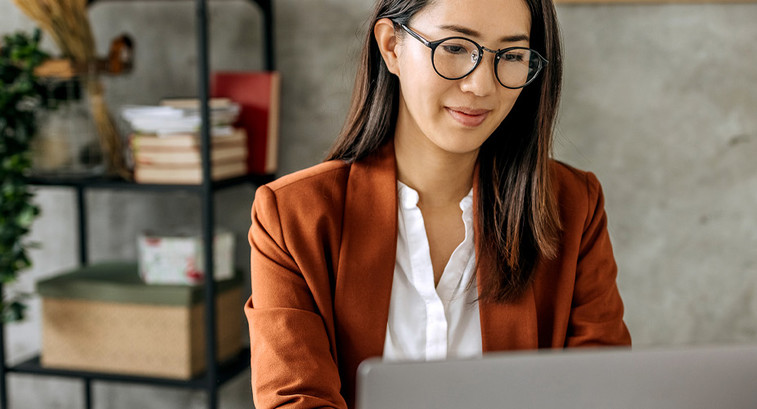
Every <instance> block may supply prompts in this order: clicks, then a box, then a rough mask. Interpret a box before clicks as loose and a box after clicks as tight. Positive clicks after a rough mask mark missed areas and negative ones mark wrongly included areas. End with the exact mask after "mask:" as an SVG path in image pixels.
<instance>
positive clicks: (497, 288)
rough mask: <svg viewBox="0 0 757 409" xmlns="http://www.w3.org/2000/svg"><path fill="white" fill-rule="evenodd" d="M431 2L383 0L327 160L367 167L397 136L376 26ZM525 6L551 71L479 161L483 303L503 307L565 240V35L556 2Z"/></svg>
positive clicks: (394, 101)
mask: <svg viewBox="0 0 757 409" xmlns="http://www.w3.org/2000/svg"><path fill="white" fill-rule="evenodd" d="M432 1H433V0H378V1H377V4H376V8H375V10H374V12H373V15H372V16H371V19H370V20H369V22H370V24H369V26H368V32H367V34H366V36H365V42H364V44H363V53H362V55H361V58H360V65H359V67H358V72H357V78H356V80H355V89H354V92H353V94H352V102H351V107H350V110H349V113H348V115H347V120H346V121H345V125H344V128H343V129H342V132H341V134H340V136H339V138H338V139H337V140H336V142H335V143H334V145H333V146H332V147H331V150H330V152H329V154H328V156H327V158H326V160H332V159H341V160H345V161H348V162H352V161H356V160H360V159H361V158H363V157H365V156H367V155H369V154H371V153H372V152H374V151H376V150H377V149H378V148H379V147H380V146H382V145H383V144H385V143H386V142H387V141H389V140H390V139H391V138H392V137H393V136H394V127H395V124H396V122H397V110H398V105H399V80H398V78H397V77H396V76H394V75H393V74H392V73H390V72H389V70H388V69H387V67H386V64H385V63H384V60H383V58H382V57H381V53H380V52H379V48H378V44H377V43H376V39H375V37H374V35H373V26H374V25H375V24H376V22H377V21H378V20H379V19H382V18H389V19H391V20H392V21H394V22H396V23H403V24H408V23H409V21H410V19H411V18H412V17H413V16H414V15H415V13H417V12H418V11H420V10H421V9H423V8H424V7H425V6H426V5H428V4H429V3H431V2H432ZM524 1H525V2H526V4H527V6H528V8H529V10H530V12H531V34H530V37H531V48H533V49H535V50H536V51H538V52H539V53H540V54H542V55H543V56H545V57H546V58H547V59H548V60H549V64H548V65H547V67H546V68H545V70H544V71H543V72H542V73H541V74H540V75H539V77H538V78H537V79H536V80H535V81H534V82H533V83H531V84H530V85H528V86H527V87H525V88H524V89H523V91H522V92H521V94H520V96H519V97H518V100H517V101H516V103H515V105H514V106H513V108H512V110H511V111H510V113H509V114H508V115H507V117H506V118H505V119H504V120H503V121H502V123H501V124H500V126H499V127H498V128H497V129H496V130H495V131H494V132H493V133H492V135H491V136H490V137H489V138H488V139H487V140H486V142H484V144H483V146H482V147H481V149H480V151H479V156H478V163H479V173H478V178H479V179H478V186H479V188H478V191H477V192H476V194H477V195H478V196H477V198H478V200H477V203H478V207H477V209H476V210H477V212H478V214H479V217H478V218H477V220H476V223H477V227H478V231H479V232H480V237H479V239H478V249H477V254H479V255H480V254H486V255H489V256H490V257H491V260H493V261H494V263H493V264H492V265H490V266H487V267H488V268H491V269H493V270H494V271H493V273H494V274H490V275H488V277H490V279H489V280H488V282H486V283H483V284H484V285H483V291H482V294H481V298H482V299H483V300H488V301H496V302H509V301H514V300H516V299H518V298H519V297H520V295H521V294H522V293H523V292H524V290H525V289H526V287H527V286H528V285H529V284H530V282H531V280H532V278H533V272H534V268H535V266H536V262H537V260H538V259H539V257H544V258H552V257H554V256H555V255H556V253H557V246H558V243H557V242H558V240H559V235H560V220H559V216H558V209H557V203H556V199H555V197H554V195H553V192H552V184H551V179H550V170H549V158H550V155H551V151H552V134H553V129H554V123H555V118H556V115H557V107H558V103H559V99H560V86H561V80H562V55H561V46H560V38H559V29H558V26H557V17H556V13H555V8H554V5H553V3H552V0H524ZM399 32H401V30H399ZM479 259H480V258H479Z"/></svg>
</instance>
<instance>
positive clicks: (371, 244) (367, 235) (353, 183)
mask: <svg viewBox="0 0 757 409" xmlns="http://www.w3.org/2000/svg"><path fill="white" fill-rule="evenodd" d="M396 252H397V165H396V159H395V156H394V143H393V142H392V141H390V142H388V143H386V144H385V145H384V146H383V147H381V148H380V149H379V151H378V152H376V153H375V154H372V155H370V156H368V157H367V158H364V159H362V160H359V161H356V162H355V163H353V164H352V165H351V168H350V175H349V178H348V181H347V189H346V197H345V204H344V219H343V227H342V239H341V246H340V252H339V264H338V266H339V267H338V270H337V271H338V274H337V277H336V283H335V284H336V285H335V289H334V309H335V311H336V313H337V314H338V315H339V316H338V317H337V321H338V324H337V327H338V332H339V336H340V340H339V341H340V348H344V347H346V348H347V351H344V352H346V353H348V354H349V355H353V354H355V356H354V358H357V359H359V360H362V359H365V358H367V357H371V356H381V355H382V354H383V350H384V337H385V336H386V323H387V320H388V317H389V299H390V297H391V293H392V278H393V276H394V259H395V254H396Z"/></svg>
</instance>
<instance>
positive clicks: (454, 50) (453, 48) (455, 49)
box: [441, 43, 468, 54]
mask: <svg viewBox="0 0 757 409" xmlns="http://www.w3.org/2000/svg"><path fill="white" fill-rule="evenodd" d="M441 48H442V50H444V52H446V53H449V54H468V49H467V48H466V47H465V46H463V45H461V44H447V43H444V44H442V47H441Z"/></svg>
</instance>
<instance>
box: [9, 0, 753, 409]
mask: <svg viewBox="0 0 757 409" xmlns="http://www.w3.org/2000/svg"><path fill="white" fill-rule="evenodd" d="M371 3H372V0H352V1H349V2H345V1H342V0H340V1H337V0H312V1H308V2H303V1H296V0H277V1H276V2H275V6H276V10H275V16H276V24H277V26H276V39H275V40H276V54H277V58H278V68H279V70H280V71H281V72H282V75H283V84H282V86H283V95H282V104H283V105H282V111H281V143H282V145H281V146H282V148H281V153H280V160H281V170H282V173H286V172H290V171H294V170H296V169H300V168H303V167H305V166H308V165H311V164H315V163H317V162H319V161H320V159H321V158H322V156H323V154H324V152H325V150H326V149H327V148H328V146H329V144H330V142H331V140H332V139H333V137H334V136H335V134H336V133H337V131H338V130H339V128H340V127H341V124H342V121H343V117H344V114H345V112H346V109H347V104H348V99H349V95H350V88H351V85H352V81H353V77H354V72H355V67H354V65H355V61H356V57H357V53H358V51H359V46H360V39H361V38H362V35H361V33H362V32H363V31H362V30H363V28H362V25H363V23H364V20H365V18H366V17H367V15H368V12H369V10H370V8H371ZM558 12H559V16H560V19H561V24H562V28H563V36H564V44H565V50H566V53H565V55H566V57H565V63H566V65H565V92H564V98H563V101H562V112H561V116H560V122H559V128H558V138H557V142H556V155H557V157H558V158H561V159H563V160H565V161H567V162H569V163H571V164H573V165H575V166H577V167H580V168H584V169H588V170H592V171H594V172H595V173H596V174H597V175H598V177H599V178H600V180H601V181H602V183H603V186H604V192H605V195H606V198H607V212H608V214H609V218H610V219H609V220H610V221H609V223H610V232H611V235H612V238H613V241H614V246H615V252H616V258H617V261H618V264H619V267H620V277H619V283H620V288H621V292H622V294H623V297H624V300H625V303H626V307H627V312H626V320H627V322H628V325H629V327H630V329H631V332H632V334H633V336H634V341H635V343H636V346H637V347H648V346H661V345H681V344H703V343H733V342H755V341H757V251H755V249H757V212H755V211H754V204H755V203H757V161H755V160H754V158H755V156H756V154H757V115H755V112H756V111H757V85H755V84H757V70H755V68H754V67H755V66H757V54H755V52H754V40H755V39H757V25H755V24H754V21H757V4H742V5H734V4H722V5H625V6H623V5H619V6H605V5H597V6H561V7H559V10H558ZM91 18H92V21H93V24H94V30H95V34H96V36H97V38H98V41H99V45H98V48H99V50H100V53H101V54H102V53H104V52H105V50H106V48H107V42H108V41H109V40H110V39H111V38H112V37H114V36H116V35H118V34H120V33H121V32H124V31H125V32H128V33H130V34H131V35H132V36H133V37H134V38H135V40H136V43H137V67H136V69H135V70H134V72H133V73H132V74H130V75H128V76H124V77H120V78H113V79H109V80H108V81H107V84H106V86H107V92H108V95H107V98H108V100H109V101H110V103H111V104H112V105H113V106H114V107H117V106H119V105H121V104H124V103H152V102H155V101H156V100H157V99H159V98H161V97H165V96H188V95H193V94H194V89H195V82H196V76H195V69H194V63H195V61H196V54H195V52H194V50H195V48H194V47H195V46H194V38H195V37H194V31H193V30H194V29H193V25H194V24H193V6H192V3H191V2H134V3H126V2H124V3H119V2H114V3H106V2H103V3H99V4H96V5H95V6H93V7H92V9H91ZM211 19H212V28H211V31H212V33H211V42H212V47H213V48H212V68H213V69H218V70H220V69H258V68H260V67H261V63H260V61H261V59H260V56H259V55H260V50H261V43H260V40H261V34H260V32H259V23H260V16H259V14H258V12H257V10H256V9H255V8H254V7H252V6H251V5H249V4H248V3H246V2H243V1H241V0H236V1H223V2H221V1H218V2H213V3H212V6H211ZM31 27H32V24H31V23H30V22H29V21H28V20H27V19H26V18H25V17H24V16H23V15H21V13H20V12H18V11H17V10H16V8H15V7H14V6H13V4H12V3H11V2H10V1H9V0H0V32H2V33H7V32H11V31H14V30H17V29H27V30H28V29H30V28H31ZM46 44H47V47H48V48H51V49H52V45H51V43H50V42H49V41H48V42H47V43H46ZM253 192H254V190H253V188H252V187H240V188H235V189H232V190H229V191H225V192H223V193H221V194H219V195H218V196H217V199H216V206H217V219H218V223H219V224H220V225H224V226H226V227H229V228H231V229H232V230H233V231H235V232H237V233H238V240H237V245H238V246H239V248H240V250H239V251H238V254H237V263H238V265H240V266H246V265H247V256H248V253H247V250H246V242H245V237H244V233H245V230H246V229H247V226H248V223H249V221H248V217H249V205H250V203H251V201H252V196H253ZM88 200H89V202H88V203H89V206H90V215H89V216H90V219H89V220H90V229H89V232H90V235H91V238H92V240H91V246H90V251H91V254H92V258H93V259H95V260H98V259H111V258H134V257H135V254H136V249H135V237H136V235H137V234H138V233H139V232H140V231H142V230H144V229H146V228H165V227H172V226H181V225H199V201H198V200H197V199H196V198H194V197H192V196H188V195H182V194H170V195H168V194H145V193H125V192H94V193H91V194H90V195H89V196H88ZM37 201H38V202H39V204H40V205H41V207H42V210H43V216H42V217H41V218H40V220H39V221H38V222H37V223H36V224H35V226H34V230H33V233H32V239H33V240H36V241H39V242H40V243H41V244H42V247H43V249H42V250H35V251H34V252H33V253H32V254H33V259H34V263H35V266H34V268H33V269H32V270H31V271H29V272H27V273H25V274H24V276H23V277H22V279H21V280H20V281H19V284H18V285H17V286H16V289H17V290H21V291H31V290H32V289H33V283H34V282H35V281H36V280H37V279H39V278H41V277H46V276H49V275H53V274H55V272H56V271H58V270H59V269H61V268H65V267H70V266H73V265H75V263H76V255H75V254H76V253H75V252H76V247H75V243H74V242H73V240H72V239H73V237H74V236H73V234H74V231H73V229H74V217H75V209H74V197H73V194H72V193H71V192H70V191H68V190H66V189H59V188H47V189H40V190H39V193H38V195H37ZM7 333H8V334H7V342H8V354H9V357H10V360H11V361H18V360H21V359H24V358H26V357H28V356H30V355H32V354H34V353H35V352H36V351H37V350H38V349H39V344H40V331H39V303H38V300H36V299H33V300H32V301H31V311H30V317H29V319H28V320H27V321H26V322H24V323H20V324H13V325H9V326H8V331H7ZM247 382H248V379H247V378H246V377H245V376H240V377H239V378H237V379H236V380H235V381H234V382H232V383H230V384H229V385H228V386H226V387H224V388H223V389H222V393H221V396H222V399H221V401H222V406H221V407H223V408H243V407H250V402H251V399H250V393H249V387H248V384H247ZM9 386H10V391H11V392H10V393H11V396H10V398H11V403H12V405H13V406H12V407H14V408H42V407H45V408H79V407H81V405H82V402H81V394H80V391H81V386H80V384H79V383H78V382H75V381H68V380H58V379H53V378H41V377H29V376H20V375H13V376H11V377H10V384H9ZM94 391H95V403H96V405H97V407H98V408H114V409H116V408H133V407H145V408H148V407H149V408H177V409H178V408H201V407H203V402H204V398H203V394H202V393H199V392H194V393H191V392H186V391H182V390H174V389H165V388H153V387H148V386H131V385H111V384H102V383H96V384H95V388H94Z"/></svg>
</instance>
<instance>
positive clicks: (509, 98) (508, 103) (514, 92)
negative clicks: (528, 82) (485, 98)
mask: <svg viewBox="0 0 757 409" xmlns="http://www.w3.org/2000/svg"><path fill="white" fill-rule="evenodd" d="M521 91H523V89H522V88H520V89H507V88H503V94H502V96H501V97H500V101H502V105H501V113H500V116H501V118H500V122H502V120H504V119H505V117H507V115H509V114H510V111H512V109H513V106H514V105H515V102H516V101H517V100H518V97H519V96H520V93H521Z"/></svg>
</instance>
